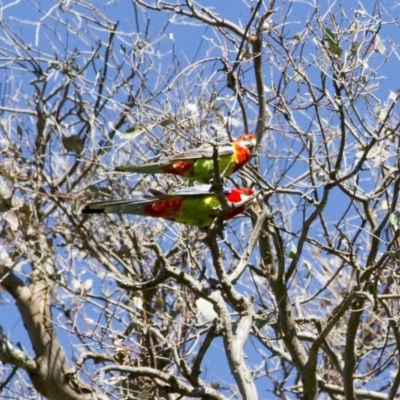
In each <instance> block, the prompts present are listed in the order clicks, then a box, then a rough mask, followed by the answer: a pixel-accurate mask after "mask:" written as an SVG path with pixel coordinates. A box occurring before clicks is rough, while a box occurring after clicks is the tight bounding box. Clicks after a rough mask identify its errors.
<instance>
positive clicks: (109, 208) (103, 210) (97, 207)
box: [82, 199, 154, 215]
mask: <svg viewBox="0 0 400 400" xmlns="http://www.w3.org/2000/svg"><path fill="white" fill-rule="evenodd" d="M153 202H154V200H150V199H149V200H113V201H99V202H96V203H89V204H86V206H85V207H84V208H83V209H82V214H135V215H147V213H146V212H145V207H146V206H148V205H149V204H151V203H153Z"/></svg>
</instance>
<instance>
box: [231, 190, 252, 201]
mask: <svg viewBox="0 0 400 400" xmlns="http://www.w3.org/2000/svg"><path fill="white" fill-rule="evenodd" d="M253 194H254V190H253V189H250V188H234V189H231V190H230V192H229V194H227V196H226V199H227V200H228V201H230V202H231V203H240V202H241V201H246V200H247V199H248V198H249V197H250V196H252V195H253Z"/></svg>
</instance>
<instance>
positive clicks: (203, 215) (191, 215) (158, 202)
mask: <svg viewBox="0 0 400 400" xmlns="http://www.w3.org/2000/svg"><path fill="white" fill-rule="evenodd" d="M223 193H224V194H225V197H226V200H227V201H228V204H229V205H231V206H232V207H234V205H235V203H240V202H243V201H246V200H247V199H248V198H249V197H250V196H251V195H253V194H254V190H253V189H250V188H233V189H224V190H223ZM219 205H220V202H219V200H218V198H217V196H216V195H215V193H211V192H210V187H209V186H208V185H199V186H194V187H190V188H185V189H181V190H177V191H175V192H173V193H168V194H165V193H161V194H160V193H157V194H156V195H154V197H151V198H148V199H142V200H111V201H100V202H96V203H89V204H87V205H86V206H85V207H84V208H83V209H82V213H83V214H102V213H105V214H135V215H144V216H149V217H155V218H164V219H168V220H170V221H175V222H181V223H184V224H187V225H191V226H199V227H207V226H210V225H211V223H212V222H213V220H214V219H215V218H216V217H217V215H218V209H217V207H218V206H219ZM245 209H246V205H245V204H240V205H239V206H238V207H236V208H232V210H230V211H229V212H228V213H227V214H226V216H225V219H230V218H233V217H235V216H236V215H238V214H240V213H242V212H244V211H245Z"/></svg>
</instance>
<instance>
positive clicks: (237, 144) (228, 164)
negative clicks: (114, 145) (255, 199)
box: [115, 134, 256, 183]
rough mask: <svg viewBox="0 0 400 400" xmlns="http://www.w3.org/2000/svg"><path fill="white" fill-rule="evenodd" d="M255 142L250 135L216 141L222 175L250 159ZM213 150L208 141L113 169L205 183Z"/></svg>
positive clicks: (211, 171)
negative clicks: (191, 147)
mask: <svg viewBox="0 0 400 400" xmlns="http://www.w3.org/2000/svg"><path fill="white" fill-rule="evenodd" d="M255 145H256V138H255V136H253V135H250V134H245V135H242V136H240V137H239V138H238V139H237V140H235V141H234V142H232V143H226V144H219V145H218V147H217V148H218V158H219V160H220V161H219V172H220V174H221V176H229V175H231V174H232V173H234V172H235V171H237V170H239V169H240V168H242V167H243V165H245V164H246V163H247V162H248V161H249V160H250V158H251V152H252V150H253V149H254V147H255ZM213 152H214V147H213V146H212V145H211V144H205V145H203V146H200V147H197V148H195V149H190V150H187V151H186V152H184V153H181V154H176V155H173V156H171V157H166V158H163V159H161V160H159V161H155V162H149V163H144V164H138V165H122V166H119V167H116V168H115V170H116V171H120V172H138V173H141V174H175V175H180V176H183V177H184V178H188V179H191V180H194V181H198V182H204V183H208V182H209V181H210V180H211V179H212V178H213V176H214V163H213Z"/></svg>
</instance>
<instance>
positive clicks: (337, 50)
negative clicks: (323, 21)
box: [323, 28, 342, 58]
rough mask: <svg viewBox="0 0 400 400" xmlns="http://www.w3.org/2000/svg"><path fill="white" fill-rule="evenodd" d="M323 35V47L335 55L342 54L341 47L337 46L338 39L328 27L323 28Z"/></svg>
mask: <svg viewBox="0 0 400 400" xmlns="http://www.w3.org/2000/svg"><path fill="white" fill-rule="evenodd" d="M325 32H326V34H325V36H324V39H323V41H324V43H325V48H326V49H327V50H328V51H329V52H330V53H331V54H332V55H333V56H335V57H338V58H339V57H340V56H341V55H342V48H341V47H340V46H339V42H338V39H337V37H336V35H335V33H333V31H332V30H331V29H329V28H325Z"/></svg>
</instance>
